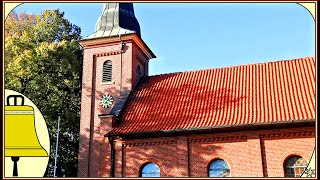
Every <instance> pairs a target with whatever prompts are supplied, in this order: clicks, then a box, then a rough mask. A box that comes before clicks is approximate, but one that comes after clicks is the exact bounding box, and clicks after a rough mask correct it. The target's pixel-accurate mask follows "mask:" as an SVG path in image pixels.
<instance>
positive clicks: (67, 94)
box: [5, 10, 82, 177]
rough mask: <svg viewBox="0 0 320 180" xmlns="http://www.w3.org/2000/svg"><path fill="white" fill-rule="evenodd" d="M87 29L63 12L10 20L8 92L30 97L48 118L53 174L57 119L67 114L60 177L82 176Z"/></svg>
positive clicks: (63, 119) (7, 30) (7, 24)
mask: <svg viewBox="0 0 320 180" xmlns="http://www.w3.org/2000/svg"><path fill="white" fill-rule="evenodd" d="M80 33H81V30H80V28H79V27H78V26H76V25H73V24H72V23H70V22H69V21H68V20H67V19H66V18H65V17H64V13H62V12H60V11H59V10H45V11H43V12H42V13H41V14H39V15H34V14H26V13H20V14H16V13H15V12H11V13H10V14H9V16H8V17H7V18H6V21H5V88H6V89H11V90H15V91H18V92H20V93H22V94H24V95H25V96H27V97H28V98H30V99H31V100H32V101H33V102H34V103H35V104H36V105H37V107H38V108H39V109H40V111H41V113H42V114H43V116H44V118H45V120H46V123H47V126H48V129H49V135H50V141H51V153H50V160H49V165H48V169H47V173H46V176H52V173H53V166H54V153H55V145H56V132H57V118H58V112H60V113H61V124H60V135H59V139H60V140H59V150H58V154H59V156H58V168H57V172H58V175H59V174H60V173H59V172H61V171H60V170H61V168H63V169H64V170H65V175H66V176H69V177H70V176H76V174H77V153H78V140H79V119H80V93H81V71H82V54H81V49H80V48H79V46H78V44H77V42H76V40H79V39H80Z"/></svg>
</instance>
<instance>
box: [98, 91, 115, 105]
mask: <svg viewBox="0 0 320 180" xmlns="http://www.w3.org/2000/svg"><path fill="white" fill-rule="evenodd" d="M113 101H114V100H113V97H112V96H111V95H110V94H105V95H103V96H102V98H101V100H100V102H101V106H102V107H103V108H109V107H111V106H112V104H113Z"/></svg>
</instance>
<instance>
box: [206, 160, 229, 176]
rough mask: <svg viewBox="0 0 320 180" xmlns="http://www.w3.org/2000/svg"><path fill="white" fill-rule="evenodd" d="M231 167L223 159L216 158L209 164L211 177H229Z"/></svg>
mask: <svg viewBox="0 0 320 180" xmlns="http://www.w3.org/2000/svg"><path fill="white" fill-rule="evenodd" d="M229 175H230V169H229V166H228V164H227V163H226V162H225V161H224V160H222V159H216V160H214V161H212V162H211V164H210V166H209V177H228V176H229Z"/></svg>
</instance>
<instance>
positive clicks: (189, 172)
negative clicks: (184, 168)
mask: <svg viewBox="0 0 320 180" xmlns="http://www.w3.org/2000/svg"><path fill="white" fill-rule="evenodd" d="M187 150H188V177H191V168H190V141H189V138H187Z"/></svg>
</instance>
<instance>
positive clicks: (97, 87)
mask: <svg viewBox="0 0 320 180" xmlns="http://www.w3.org/2000/svg"><path fill="white" fill-rule="evenodd" d="M141 33H142V32H141V30H140V26H139V22H138V20H137V19H136V17H135V14H134V9H133V4H132V3H104V7H103V12H102V15H101V16H100V17H99V18H98V21H97V24H96V32H94V33H93V34H92V35H90V36H88V37H86V38H84V39H82V40H80V41H79V44H80V45H81V46H82V48H83V56H84V57H83V79H82V96H81V119H80V145H79V155H78V168H79V169H78V177H299V176H300V175H301V174H302V173H303V171H304V170H305V169H306V167H307V165H308V163H309V160H310V158H311V156H312V153H313V152H314V148H315V126H316V123H315V117H316V115H315V114H316V112H315V63H316V62H315V58H314V57H305V58H297V59H291V60H280V61H274V60H270V62H266V63H258V64H249V65H237V66H232V67H224V68H214V69H206V70H197V71H189V72H179V73H171V74H163V75H155V76H149V75H148V69H149V65H148V64H149V61H152V59H153V58H156V56H155V54H154V53H153V52H152V50H151V49H150V48H149V47H148V45H147V44H146V43H145V42H144V41H143V39H142V38H141ZM177 60H178V59H177ZM213 63H214V62H213Z"/></svg>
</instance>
